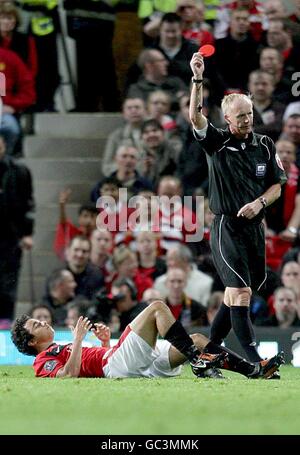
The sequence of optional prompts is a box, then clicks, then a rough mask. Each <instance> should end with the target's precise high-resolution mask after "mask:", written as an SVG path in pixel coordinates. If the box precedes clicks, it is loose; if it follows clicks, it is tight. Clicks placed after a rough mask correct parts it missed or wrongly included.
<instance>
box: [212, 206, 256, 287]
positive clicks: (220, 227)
mask: <svg viewBox="0 0 300 455" xmlns="http://www.w3.org/2000/svg"><path fill="white" fill-rule="evenodd" d="M223 219H224V215H222V218H221V221H220V226H219V250H220V253H221V257H222V259H223V261H224V262H225V264H226V265H227V267H229V268H230V270H232V271H233V273H235V274H236V276H238V277H239V278H240V280H242V282H243V283H244V284H245V286H246V288H248V287H249V285H248V284H247V283H246V281H245V280H243V278H242V277H241V276H240V275H239V274H238V273H237V272H236V271H235V270H234V269H233V268H232V267H231V266H230V265H229V264H228V262H227V261H226V259H225V258H224V255H223V253H222V248H221V229H222V223H223ZM262 284H263V283H262Z"/></svg>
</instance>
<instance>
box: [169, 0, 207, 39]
mask: <svg viewBox="0 0 300 455" xmlns="http://www.w3.org/2000/svg"><path fill="white" fill-rule="evenodd" d="M204 9H205V7H204V4H203V3H197V2H196V0H178V1H177V9H176V13H177V14H178V16H179V17H180V18H181V28H182V35H183V36H184V38H185V39H187V40H189V41H191V42H192V43H194V44H196V45H197V46H198V47H199V46H203V45H204V44H214V37H213V35H212V33H211V27H210V25H208V24H207V23H206V22H204Z"/></svg>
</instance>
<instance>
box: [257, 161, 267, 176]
mask: <svg viewBox="0 0 300 455" xmlns="http://www.w3.org/2000/svg"><path fill="white" fill-rule="evenodd" d="M266 169H267V165H266V163H257V165H256V177H263V176H264V175H265V173H266Z"/></svg>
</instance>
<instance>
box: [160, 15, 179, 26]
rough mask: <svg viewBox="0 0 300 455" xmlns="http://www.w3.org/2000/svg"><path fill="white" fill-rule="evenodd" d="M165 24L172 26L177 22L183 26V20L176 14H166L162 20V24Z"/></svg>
mask: <svg viewBox="0 0 300 455" xmlns="http://www.w3.org/2000/svg"><path fill="white" fill-rule="evenodd" d="M163 22H170V23H172V24H174V23H176V22H177V23H178V24H181V22H182V20H181V17H180V16H178V14H176V13H166V14H164V15H163V17H162V18H161V24H163Z"/></svg>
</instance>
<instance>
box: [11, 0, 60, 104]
mask: <svg viewBox="0 0 300 455" xmlns="http://www.w3.org/2000/svg"><path fill="white" fill-rule="evenodd" d="M16 3H17V4H18V8H19V9H20V12H21V16H22V18H23V19H24V20H23V25H22V30H23V32H24V33H26V34H29V35H30V36H33V37H34V41H35V43H36V49H37V55H38V72H37V77H36V91H37V100H36V101H37V102H36V106H35V110H36V111H37V112H53V111H55V106H54V96H55V92H56V90H57V88H58V86H59V82H60V76H59V71H58V50H57V36H58V31H59V28H60V26H59V18H58V0H52V1H49V0H39V1H35V0H19V1H18V2H16Z"/></svg>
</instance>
